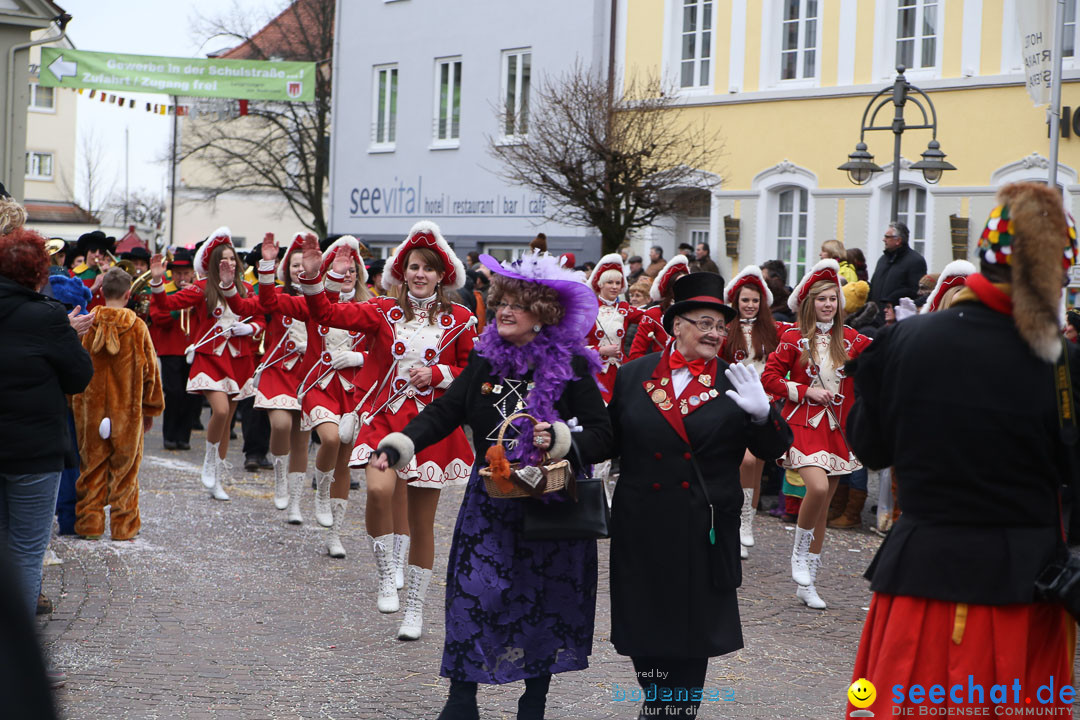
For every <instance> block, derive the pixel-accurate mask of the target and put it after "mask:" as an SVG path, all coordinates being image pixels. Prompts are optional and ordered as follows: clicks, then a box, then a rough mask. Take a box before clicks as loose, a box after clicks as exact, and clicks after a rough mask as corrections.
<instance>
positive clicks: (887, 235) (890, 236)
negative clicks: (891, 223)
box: [885, 233, 900, 240]
mask: <svg viewBox="0 0 1080 720" xmlns="http://www.w3.org/2000/svg"><path fill="white" fill-rule="evenodd" d="M885 237H887V238H888V239H890V240H895V239H896V238H898V237H900V236H899V235H890V234H889V233H885Z"/></svg>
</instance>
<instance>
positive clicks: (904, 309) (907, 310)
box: [893, 298, 919, 322]
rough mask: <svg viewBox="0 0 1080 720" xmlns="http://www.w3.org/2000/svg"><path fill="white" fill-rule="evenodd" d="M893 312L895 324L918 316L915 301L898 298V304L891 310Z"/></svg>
mask: <svg viewBox="0 0 1080 720" xmlns="http://www.w3.org/2000/svg"><path fill="white" fill-rule="evenodd" d="M893 312H894V313H895V314H896V322H900V321H901V320H907V319H908V318H909V317H911V316H913V315H918V314H919V308H917V307H915V301H914V300H912V299H911V298H900V304H899V305H897V306H896V307H894V308H893Z"/></svg>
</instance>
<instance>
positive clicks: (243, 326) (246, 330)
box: [229, 322, 255, 337]
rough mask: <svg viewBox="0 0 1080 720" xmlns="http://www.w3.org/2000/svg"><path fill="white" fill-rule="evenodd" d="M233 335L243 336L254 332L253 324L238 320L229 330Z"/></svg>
mask: <svg viewBox="0 0 1080 720" xmlns="http://www.w3.org/2000/svg"><path fill="white" fill-rule="evenodd" d="M229 332H230V333H231V334H232V336H233V337H244V336H245V335H251V334H253V333H254V332H255V326H254V325H252V324H251V323H245V322H238V323H236V324H235V325H233V326H232V329H230V330H229Z"/></svg>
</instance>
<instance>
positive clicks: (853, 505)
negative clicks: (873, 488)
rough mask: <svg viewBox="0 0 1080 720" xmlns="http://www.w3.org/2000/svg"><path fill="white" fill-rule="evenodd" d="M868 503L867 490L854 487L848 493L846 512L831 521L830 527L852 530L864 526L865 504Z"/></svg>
mask: <svg viewBox="0 0 1080 720" xmlns="http://www.w3.org/2000/svg"><path fill="white" fill-rule="evenodd" d="M865 504H866V491H865V490H854V489H852V490H851V491H850V492H849V493H848V501H847V506H846V507H845V508H844V513H843V514H842V515H841V516H840V517H838V518H836V519H835V520H830V521H829V527H831V528H839V529H841V530H852V529H856V528H861V527H862V511H863V505H865Z"/></svg>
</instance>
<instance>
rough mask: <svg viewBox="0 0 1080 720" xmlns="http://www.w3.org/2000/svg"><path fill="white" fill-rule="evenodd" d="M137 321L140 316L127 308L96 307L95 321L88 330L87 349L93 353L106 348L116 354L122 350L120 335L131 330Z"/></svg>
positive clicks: (106, 350) (111, 353)
mask: <svg viewBox="0 0 1080 720" xmlns="http://www.w3.org/2000/svg"><path fill="white" fill-rule="evenodd" d="M137 322H139V318H138V316H136V315H135V313H134V312H133V311H132V310H128V309H127V308H111V307H105V306H101V307H98V308H95V309H94V323H93V324H92V325H91V326H90V330H89V331H88V332H87V342H86V343H85V345H86V348H87V350H89V351H90V352H92V353H99V352H101V351H102V350H104V351H105V352H107V353H108V354H110V355H116V354H117V353H118V352H120V336H121V335H123V334H124V333H127V332H129V331H130V330H131V328H132V327H134V325H135V323H137Z"/></svg>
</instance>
